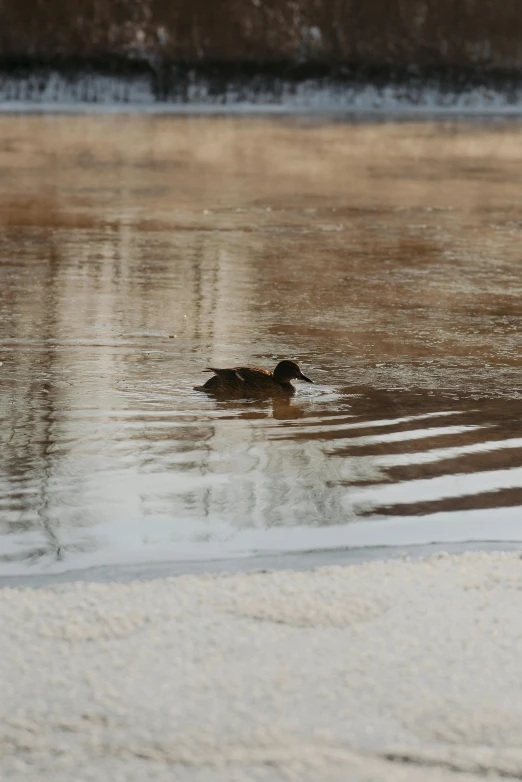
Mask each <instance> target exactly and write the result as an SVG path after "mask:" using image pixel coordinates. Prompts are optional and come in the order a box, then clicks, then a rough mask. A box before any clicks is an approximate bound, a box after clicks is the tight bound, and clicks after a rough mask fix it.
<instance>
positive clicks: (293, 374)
mask: <svg viewBox="0 0 522 782" xmlns="http://www.w3.org/2000/svg"><path fill="white" fill-rule="evenodd" d="M294 379H297V380H306V382H307V383H313V382H314V381H313V380H310V378H309V377H306V375H303V373H302V372H301V369H300V367H299V364H296V362H295V361H286V360H285V361H280V362H279V364H278V365H277V366H276V368H275V369H274V380H275V381H276V382H277V383H290V381H291V380H294Z"/></svg>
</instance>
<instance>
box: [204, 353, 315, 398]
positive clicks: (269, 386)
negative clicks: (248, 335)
mask: <svg viewBox="0 0 522 782" xmlns="http://www.w3.org/2000/svg"><path fill="white" fill-rule="evenodd" d="M205 371H208V372H214V377H211V378H210V379H209V380H207V382H206V383H204V384H203V385H202V386H194V390H195V391H205V392H206V393H208V394H221V395H231V396H238V395H241V396H268V395H271V394H295V387H294V385H293V384H292V380H294V379H296V378H297V379H299V380H306V382H307V383H313V380H310V378H309V377H306V375H303V373H302V372H301V369H300V367H299V364H296V362H295V361H286V360H285V361H280V362H279V364H278V365H277V366H276V368H275V369H274V371H273V372H269V371H268V369H258V368H257V367H230V368H228V369H216V368H215V367H207V369H206V370H205Z"/></svg>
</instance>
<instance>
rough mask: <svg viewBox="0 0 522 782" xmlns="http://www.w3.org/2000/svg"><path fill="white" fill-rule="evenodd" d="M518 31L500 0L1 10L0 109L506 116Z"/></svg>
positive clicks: (152, 0) (511, 10)
mask: <svg viewBox="0 0 522 782" xmlns="http://www.w3.org/2000/svg"><path fill="white" fill-rule="evenodd" d="M58 20H59V21H58ZM521 27H522V21H521V19H520V13H519V5H518V3H516V2H515V1H514V0H507V1H506V2H503V3H502V6H501V8H499V7H498V6H497V4H495V3H492V2H489V0H470V1H469V2H467V3H455V2H452V1H451V0H437V1H435V0H393V1H390V2H385V3H384V2H382V1H381V2H379V1H378V0H373V2H366V3H360V2H355V0H352V1H351V2H339V0H322V2H312V1H311V0H292V1H291V0H277V1H276V0H271V2H261V1H260V0H252V2H249V3H245V2H238V1H237V0H222V2H220V3H210V2H208V0H198V2H190V3H189V2H186V0H183V1H181V2H177V3H175V4H171V3H166V2H162V0H145V1H144V2H141V1H140V2H125V3H122V2H119V3H116V2H107V1H105V2H89V3H85V2H82V3H80V2H78V0H76V1H75V2H69V3H66V4H65V3H62V2H60V0H51V1H50V2H48V3H45V4H38V5H36V4H35V3H34V2H33V0H21V1H19V2H16V3H15V2H14V0H8V2H6V3H4V4H3V5H2V6H1V7H0V106H1V107H2V109H3V110H4V111H5V110H11V109H13V108H14V109H17V108H22V109H24V108H26V107H30V106H31V105H45V107H46V108H47V107H52V106H53V105H54V106H59V105H60V104H62V105H64V104H66V105H73V106H74V105H76V106H78V105H81V104H87V105H89V106H97V105H98V106H99V105H104V106H121V105H130V106H133V107H142V108H146V107H151V106H155V107H163V108H164V109H165V108H166V107H168V108H169V109H170V110H175V109H176V107H186V106H189V107H193V108H198V107H199V108H200V109H204V108H208V107H214V108H219V107H226V109H227V110H229V109H230V108H234V107H258V108H267V109H272V110H274V109H275V110H277V109H278V108H283V109H284V110H316V111H335V110H340V111H350V110H351V111H361V112H372V111H400V110H404V109H410V110H411V109H420V110H422V111H430V110H431V111H441V110H442V111H454V110H457V111H459V112H464V113H466V112H480V111H486V112H487V111H501V112H511V113H518V112H520V110H521V107H522V88H521V85H520V71H521V68H522V43H521V41H522V35H521Z"/></svg>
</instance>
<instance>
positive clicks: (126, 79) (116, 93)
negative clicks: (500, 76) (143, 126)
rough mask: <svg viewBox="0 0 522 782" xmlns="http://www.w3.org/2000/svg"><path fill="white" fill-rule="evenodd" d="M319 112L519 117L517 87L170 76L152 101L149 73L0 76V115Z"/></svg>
mask: <svg viewBox="0 0 522 782" xmlns="http://www.w3.org/2000/svg"><path fill="white" fill-rule="evenodd" d="M136 110H139V111H152V112H158V113H161V112H167V113H176V112H209V113H215V112H222V111H226V112H249V113H252V112H273V113H280V112H284V113H287V112H320V113H337V112H341V113H346V112H349V113H360V114H374V113H397V114H402V113H407V114H411V113H414V114H415V113H416V114H426V113H429V114H440V113H443V114H454V113H457V114H491V113H495V114H507V115H510V114H514V115H517V114H520V113H521V112H522V81H520V80H518V81H517V80H510V81H509V82H506V83H500V82H499V83H498V84H495V83H494V82H492V81H484V83H482V84H481V83H474V84H473V83H470V84H468V85H466V84H464V85H461V86H458V87H455V88H452V87H451V86H450V85H446V84H443V83H441V82H440V81H438V80H436V79H431V80H424V79H420V78H418V79H413V78H412V79H411V80H409V81H405V82H402V83H391V82H390V83H388V84H386V83H383V84H373V83H365V82H363V81H360V80H356V79H353V80H346V81H344V82H343V81H336V80H333V79H330V78H310V79H305V80H302V81H298V82H293V81H290V80H285V79H284V78H282V79H270V80H267V79H263V78H262V77H260V78H258V79H255V78H252V79H250V80H247V81H245V82H242V81H240V80H235V81H234V80H233V79H231V80H228V81H227V80H223V82H222V83H219V84H216V83H213V82H212V81H211V80H207V79H206V78H205V77H204V76H201V75H199V74H191V73H188V74H184V75H182V76H181V77H179V78H178V79H176V78H171V79H170V82H169V85H168V87H166V88H165V89H164V94H163V95H159V94H158V91H157V86H156V83H155V77H154V76H153V75H152V74H150V75H147V74H138V75H134V76H130V75H127V76H112V75H107V74H103V73H92V72H78V73H73V74H71V75H64V74H63V73H60V72H58V71H52V70H49V69H44V70H40V71H39V70H38V69H36V70H34V72H29V73H27V74H23V75H20V74H17V73H15V72H14V73H9V72H6V71H4V72H0V111H3V112H6V111H60V112H78V111H89V112H92V111H104V112H122V111H136Z"/></svg>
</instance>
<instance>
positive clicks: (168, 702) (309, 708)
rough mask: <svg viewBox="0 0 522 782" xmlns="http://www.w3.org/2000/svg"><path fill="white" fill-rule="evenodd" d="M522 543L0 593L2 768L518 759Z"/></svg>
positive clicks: (201, 771)
mask: <svg viewBox="0 0 522 782" xmlns="http://www.w3.org/2000/svg"><path fill="white" fill-rule="evenodd" d="M521 590H522V561H521V558H520V554H518V553H469V554H463V555H458V556H450V555H448V554H438V555H435V556H433V557H430V558H428V559H417V560H403V561H386V562H374V563H371V564H359V565H354V566H351V567H325V568H320V569H318V570H315V571H313V572H305V573H302V572H301V573H299V572H291V571H279V572H256V573H248V574H245V573H242V574H235V575H215V574H213V575H210V574H207V575H199V576H182V577H179V578H174V579H167V580H156V581H148V582H132V583H125V584H122V583H118V584H115V583H113V584H107V583H105V584H98V583H74V584H67V585H60V586H55V587H49V588H45V589H40V590H38V589H27V588H26V589H4V590H2V591H0V622H1V627H2V654H1V656H0V674H1V682H0V686H1V693H2V697H1V699H0V718H1V726H2V727H1V737H0V777H1V778H2V779H5V780H20V782H21V781H22V780H23V781H24V782H33V781H34V782H36V781H37V780H38V782H44V781H45V780H53V782H71V780H74V781H75V782H83V781H84V780H107V781H109V780H110V782H115V780H125V782H134V780H135V781H136V782H144V780H155V781H156V780H159V781H160V782H161V780H169V782H170V781H171V780H174V779H175V780H180V781H181V782H184V781H185V780H186V781H187V782H189V781H190V782H204V781H207V780H209V781H210V780H212V782H214V780H216V781H219V782H232V781H233V780H267V781H268V780H270V782H272V781H274V780H277V781H279V780H299V782H303V781H304V782H306V780H310V782H312V780H313V781H314V782H315V781H316V780H321V781H322V782H323V781H325V782H328V781H329V780H335V781H337V780H339V782H341V780H342V782H346V780H350V782H363V780H364V782H370V781H377V780H379V781H381V780H382V782H393V781H394V780H401V781H402V780H403V781H404V782H417V780H426V781H428V780H429V781H431V780H433V781H435V780H440V781H441V782H442V780H444V782H449V780H454V781H455V782H469V780H479V779H483V778H484V776H485V775H489V776H488V779H500V778H503V779H510V778H513V779H515V778H516V779H520V778H521V776H522V749H521V748H520V736H521V735H522V705H521V703H522V700H521V698H520V694H521V684H522V663H521V649H522V612H521V610H520V595H521V594H522V591H521Z"/></svg>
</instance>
